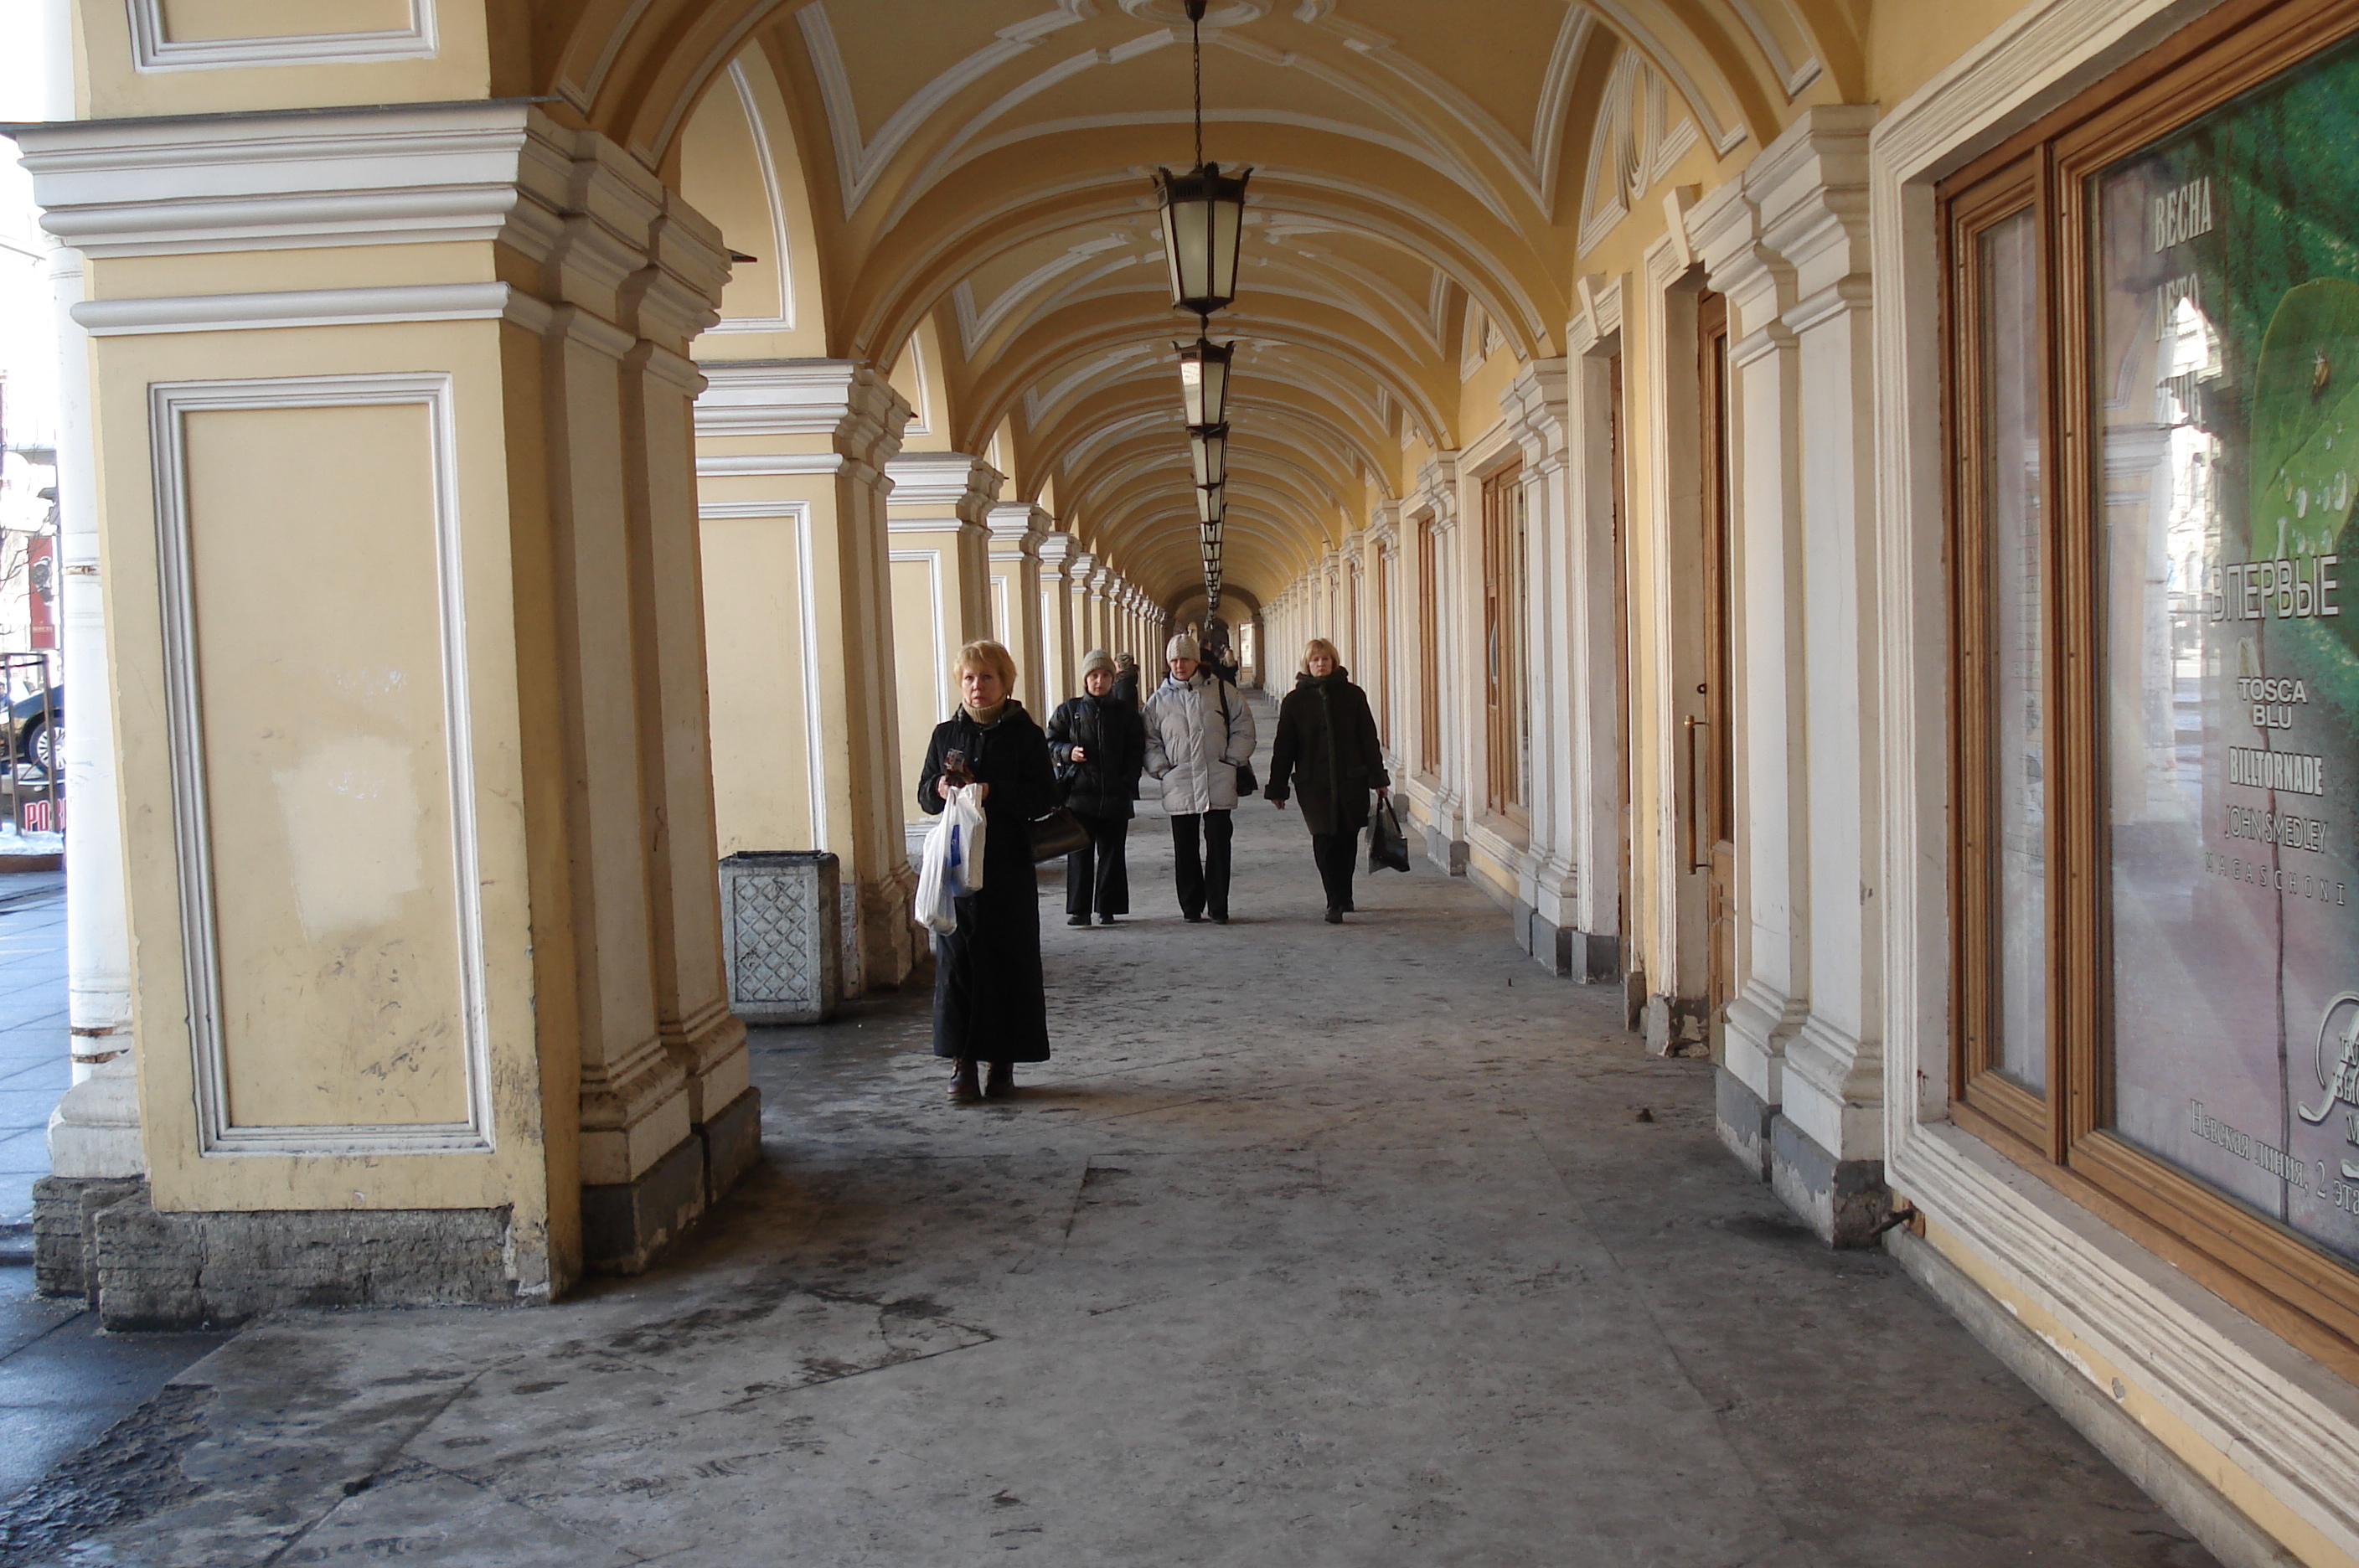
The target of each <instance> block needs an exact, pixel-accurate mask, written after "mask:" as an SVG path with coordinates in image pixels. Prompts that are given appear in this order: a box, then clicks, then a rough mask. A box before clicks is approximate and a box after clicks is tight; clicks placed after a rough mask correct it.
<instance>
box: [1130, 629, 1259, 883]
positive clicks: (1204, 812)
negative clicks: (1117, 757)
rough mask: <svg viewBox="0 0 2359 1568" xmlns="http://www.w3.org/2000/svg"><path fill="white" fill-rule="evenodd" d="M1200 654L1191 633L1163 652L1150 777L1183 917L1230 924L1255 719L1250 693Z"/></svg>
mask: <svg viewBox="0 0 2359 1568" xmlns="http://www.w3.org/2000/svg"><path fill="white" fill-rule="evenodd" d="M1200 653H1201V650H1200V649H1199V648H1198V647H1197V644H1196V639H1195V638H1194V637H1190V636H1189V635H1188V634H1187V633H1186V632H1181V633H1180V635H1179V636H1178V637H1173V638H1172V639H1171V641H1170V643H1169V646H1168V647H1166V648H1164V650H1163V658H1164V663H1165V666H1166V667H1167V668H1168V669H1169V670H1170V671H1171V673H1170V674H1169V675H1168V676H1166V677H1165V678H1164V681H1163V684H1162V685H1160V686H1158V687H1157V688H1156V689H1155V694H1154V695H1153V696H1151V697H1149V698H1147V772H1149V773H1151V774H1153V775H1155V777H1156V778H1158V779H1161V780H1163V809H1164V810H1165V811H1168V812H1169V813H1170V816H1171V861H1172V872H1173V876H1174V879H1175V880H1176V881H1177V882H1178V883H1179V891H1180V916H1181V917H1182V918H1183V919H1186V920H1202V919H1203V918H1204V917H1205V916H1206V915H1207V914H1210V915H1211V916H1212V920H1214V922H1215V923H1217V924H1220V925H1226V924H1228V923H1229V843H1230V840H1231V839H1232V838H1234V836H1235V833H1236V823H1235V822H1234V816H1235V813H1236V809H1237V769H1238V768H1243V767H1244V766H1245V764H1247V763H1249V762H1251V761H1252V760H1253V754H1254V716H1253V710H1252V709H1251V708H1250V707H1248V706H1246V705H1245V693H1244V692H1242V691H1238V690H1237V689H1236V688H1235V687H1234V686H1232V685H1230V684H1229V683H1228V682H1227V681H1223V680H1222V679H1221V678H1220V677H1219V676H1218V675H1215V674H1214V673H1213V672H1212V670H1209V669H1206V668H1204V667H1203V666H1202V665H1201V663H1200V662H1199V658H1200ZM1200 839H1201V851H1200V849H1199V840H1200Z"/></svg>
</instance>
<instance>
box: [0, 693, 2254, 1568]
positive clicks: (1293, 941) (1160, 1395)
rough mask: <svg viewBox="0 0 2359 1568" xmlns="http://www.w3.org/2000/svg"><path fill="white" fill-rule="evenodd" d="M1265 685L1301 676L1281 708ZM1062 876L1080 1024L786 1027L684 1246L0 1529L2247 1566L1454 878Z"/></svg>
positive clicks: (391, 1323)
mask: <svg viewBox="0 0 2359 1568" xmlns="http://www.w3.org/2000/svg"><path fill="white" fill-rule="evenodd" d="M1264 713H1265V718H1266V713H1267V710H1266V708H1265V710H1264ZM1240 820H1241V824H1242V825H1241V831H1240V833H1239V834H1238V842H1237V849H1238V860H1239V867H1240V874H1239V877H1238V885H1237V892H1236V895H1235V898H1234V909H1235V912H1236V915H1237V919H1236V920H1235V922H1234V924H1232V925H1230V926H1227V927H1225V928H1223V927H1218V926H1213V925H1210V924H1206V925H1185V924H1182V923H1181V922H1180V920H1179V918H1178V914H1177V911H1176V910H1175V909H1173V907H1172V901H1171V898H1170V895H1169V869H1168V867H1169V839H1168V834H1167V833H1166V831H1165V829H1164V827H1163V823H1162V822H1161V821H1160V820H1159V819H1154V818H1150V819H1149V820H1147V821H1144V822H1141V823H1140V824H1139V825H1138V828H1137V830H1136V836H1135V841H1134V842H1135V844H1136V853H1135V854H1134V857H1133V863H1134V866H1135V869H1136V873H1137V875H1136V877H1135V879H1134V886H1135V903H1136V909H1137V913H1136V915H1135V916H1134V918H1133V919H1132V920H1129V921H1126V922H1125V923H1124V924H1122V925H1120V926H1117V927H1114V928H1112V929H1099V928H1093V929H1090V930H1087V931H1072V930H1069V929H1068V928H1067V927H1066V926H1065V925H1064V923H1063V920H1062V910H1061V904H1060V901H1059V895H1060V888H1059V887H1056V886H1054V885H1053V883H1050V882H1044V886H1043V894H1044V903H1043V915H1044V925H1043V929H1044V931H1045V933H1046V935H1047V947H1048V957H1049V985H1050V990H1051V998H1050V1005H1051V1028H1052V1035H1053V1038H1054V1040H1055V1042H1056V1049H1057V1056H1056V1060H1055V1061H1053V1062H1049V1063H1047V1064H1045V1065H1043V1066H1040V1067H1037V1068H1033V1069H1030V1070H1028V1071H1027V1072H1026V1073H1025V1076H1024V1080H1023V1082H1024V1090H1023V1094H1022V1095H1021V1097H1020V1098H1019V1099H1017V1100H1016V1101H1015V1102H1014V1103H1012V1104H1007V1105H991V1106H987V1107H981V1108H964V1109H962V1108H954V1107H952V1106H951V1105H950V1104H948V1103H947V1101H946V1100H945V1099H944V1097H943V1094H942V1090H943V1087H944V1076H945V1075H944V1073H943V1072H942V1071H941V1064H940V1063H939V1062H936V1061H935V1059H934V1058H933V1057H932V1056H931V1055H929V1054H928V1047H927V1035H926V1028H927V1011H926V1000H925V998H924V997H923V996H901V997H888V998H885V999H881V1000H872V1001H869V1002H865V1003H863V1004H860V1005H858V1006H856V1007H853V1008H852V1009H851V1010H850V1011H849V1012H848V1013H847V1015H846V1016H845V1018H843V1020H842V1021H840V1022H838V1023H836V1024H832V1025H830V1026H828V1027H825V1028H821V1029H802V1030H770V1031H763V1032H761V1033H760V1034H758V1035H757V1036H756V1079H757V1082H758V1083H759V1084H760V1086H761V1088H762V1092H763V1095H764V1100H765V1106H766V1110H765V1135H766V1150H767V1154H768V1160H769V1163H768V1165H767V1168H766V1169H765V1170H764V1171H761V1172H759V1173H757V1175H756V1177H755V1178H753V1179H752V1180H751V1181H749V1182H748V1184H747V1185H746V1186H745V1188H744V1189H742V1190H741V1192H740V1193H739V1194H738V1195H737V1196H736V1197H735V1198H734V1199H733V1200H732V1201H731V1202H729V1203H727V1204H726V1205H725V1206H724V1207H723V1210H722V1211H721V1212H720V1213H718V1214H715V1215H714V1216H712V1219H711V1220H710V1221H709V1222H708V1223H707V1225H705V1227H704V1228H703V1229H702V1230H701V1232H700V1233H699V1234H698V1235H697V1236H695V1237H694V1238H693V1239H692V1241H691V1242H690V1245H688V1246H687V1247H684V1248H683V1249H681V1250H680V1251H679V1253H677V1254H676V1255H675V1256H674V1257H673V1258H670V1259H669V1260H668V1261H667V1263H666V1264H665V1266H664V1267H663V1268H661V1269H659V1270H658V1271H657V1272H655V1273H653V1274H650V1275H648V1276H647V1277H645V1278H642V1279H636V1280H630V1281H624V1282H612V1281H610V1282H606V1283H603V1284H601V1285H598V1286H596V1287H595V1288H593V1289H592V1290H587V1291H585V1292H583V1293H582V1295H581V1296H580V1297H579V1298H577V1299H575V1300H573V1301H568V1302H565V1303H562V1304H560V1305H557V1306H554V1307H548V1308H542V1309H538V1310H531V1311H514V1312H464V1311H440V1312H353V1313H330V1314H309V1313H289V1314H287V1315H284V1316H281V1317H278V1318H275V1319H272V1320H268V1321H266V1322H264V1323H260V1324H258V1325H256V1326H255V1327H252V1328H249V1329H248V1330H247V1331H246V1332H245V1333H244V1334H240V1335H239V1336H238V1337H237V1338H236V1339H234V1341H232V1342H231V1343H229V1344H227V1345H224V1346H223V1347H222V1348H221V1349H219V1350H217V1351H215V1352H214V1353H213V1354H212V1355H211V1356H209V1357H207V1358H206V1359H205V1360H203V1361H201V1362H200V1363H198V1364H197V1365H196V1366H195V1367H191V1368H190V1370H189V1371H188V1372H186V1373H185V1374H183V1375H182V1376H181V1377H179V1378H177V1379H176V1380H175V1381H174V1382H173V1383H172V1384H171V1386H170V1387H169V1388H166V1389H165V1390H164V1392H163V1394H162V1395H161V1396H159V1398H158V1399H157V1400H155V1401H152V1402H151V1403H150V1404H148V1405H147V1406H145V1407H143V1408H142V1410H140V1411H139V1412H138V1413H137V1414H136V1415H135V1416H134V1417H133V1418H131V1419H130V1420H128V1421H125V1423H124V1424H123V1425H122V1426H121V1427H119V1428H117V1429H116V1432H114V1434H112V1435H111V1436H110V1438H109V1439H108V1440H107V1441H106V1442H105V1443H101V1444H99V1445H97V1446H96V1447H94V1448H92V1449H91V1450H89V1451H86V1452H85V1453H84V1454H82V1455H81V1456H79V1457H78V1458H76V1459H75V1460H73V1461H71V1462H70V1463H69V1464H68V1465H66V1466H65V1467H63V1468H62V1469H61V1470H60V1471H59V1472H57V1473H56V1474H54V1475H51V1476H50V1477H49V1479H48V1480H46V1481H44V1482H43V1483H42V1484H41V1485H40V1486H37V1487H35V1488H33V1489H32V1490H31V1491H29V1492H27V1493H26V1494H24V1495H23V1496H20V1497H18V1498H17V1499H16V1502H15V1503H13V1504H11V1505H10V1506H9V1507H8V1508H7V1509H6V1510H5V1512H0V1563H35V1562H53V1563H75V1564H97V1563H108V1564H133V1563H136V1564H158V1565H163V1564H168V1565H170V1568H211V1565H215V1564H219V1565H223V1568H227V1565H232V1564H238V1565H244V1564H262V1563H269V1564H297V1563H378V1562H390V1561H396V1560H398V1561H401V1562H405V1563H464V1564H487V1565H488V1564H499V1565H503V1568H522V1565H538V1564H548V1565H551V1568H609V1565H618V1564H626V1563H666V1564H679V1565H681V1568H687V1565H690V1564H693V1565H697V1568H706V1565H711V1568H724V1565H726V1568H756V1565H764V1564H795V1565H798V1568H799V1565H804V1564H811V1565H819V1564H829V1565H836V1564H842V1565H847V1568H849V1565H859V1568H919V1565H924V1568H953V1565H962V1564H980V1563H1010V1562H1014V1563H1036V1564H1043V1565H1056V1568H1130V1565H1134V1564H1136V1565H1142V1568H1143V1565H1147V1564H1153V1565H1155V1568H1176V1565H1185V1564H1227V1565H1235V1568H1279V1565H1298V1564H1299V1565H1302V1568H1314V1565H1315V1568H1329V1565H1336V1568H1343V1565H1358V1564H1386V1565H1394V1564H1404V1565H1408V1568H1426V1565H1432V1564H1453V1565H1455V1564H1464V1565H1469V1568H1478V1565H1480V1568H1490V1565H1499V1568H1508V1565H1514V1568H1522V1565H1527V1564H1528V1565H1533V1568H1538V1565H1549V1568H1563V1565H1571V1568H1593V1565H1594V1568H1622V1565H1632V1568H1636V1565H1641V1564H1651V1565H1663V1568H1911V1565H1922V1568H1936V1565H1939V1568H1986V1565H1989V1564H1999V1563H2043V1564H2044V1563H2058V1564H2063V1563H2070V1564H2073V1565H2075V1568H2098V1565H2113V1564H2121V1565H2131V1564H2136V1565H2140V1568H2196V1565H2198V1564H2205V1563H2210V1561H2211V1560H2210V1559H2209V1558H2208V1557H2207V1556H2205V1555H2204V1553H2203V1552H2201V1549H2200V1548H2198V1547H2197V1546H2196V1545H2195V1544H2194V1543H2193V1542H2192V1541H2190V1540H2189V1538H2188V1537H2187V1536H2186V1534H2185V1532H2183V1531H2182V1530H2180V1529H2178V1527H2176V1526H2175V1525H2173V1524H2172V1523H2171V1522H2170V1521H2169V1519H2167V1518H2165V1517H2164V1516H2163V1515H2162V1514H2161V1513H2160V1512H2159V1511H2158V1509H2156V1508H2154V1507H2153V1506H2152V1505H2151V1504H2149V1503H2148V1502H2147V1500H2146V1499H2145V1497H2143V1496H2142V1495H2141V1494H2139V1493H2138V1492H2137V1491H2136V1489H2135V1488H2134V1487H2132V1486H2130V1484H2129V1483H2128V1482H2127V1481H2126V1480H2125V1479H2124V1478H2123V1477H2122V1476H2121V1475H2119V1474H2118V1473H2117V1472H2115V1471H2114V1469H2113V1468H2112V1467H2111V1466H2109V1465H2107V1464H2106V1463H2105V1462H2104V1460H2103V1459H2102V1458H2101V1457H2099V1456H2098V1455H2097V1454H2095V1453H2094V1452H2093V1450H2092V1449H2090V1448H2089V1447H2088V1445H2087V1444H2085V1443H2082V1441H2081V1440H2080V1439H2079V1438H2078V1437H2077V1436H2076V1435H2074V1434H2073V1433H2072V1432H2071V1431H2070V1430H2069V1429H2067V1428H2066V1427H2065V1426H2064V1425H2063V1423H2062V1422H2061V1421H2060V1420H2058V1418H2057V1417H2056V1416H2055V1415H2054V1414H2053V1413H2051V1412H2050V1411H2049V1409H2048V1408H2047V1407H2046V1406H2045V1405H2043V1404H2042V1403H2041V1402H2040V1401H2039V1400H2038V1399H2037V1398H2036V1397H2034V1396H2033V1395H2032V1394H2031V1393H2030V1392H2029V1390H2027V1388H2024V1387H2023V1386H2022V1385H2021V1384H2020V1383H2018V1382H2017V1380H2016V1379H2015V1378H2014V1377H2012V1376H2010V1375H2009V1374H2008V1373H2007V1372H2006V1371H2005V1370H2004V1369H2003V1368H2002V1367H2000V1366H1999V1365H1998V1364H1997V1363H1996V1362H1995V1360H1994V1359H1993V1358H1992V1357H1991V1356H1988V1355H1986V1354H1985V1353H1984V1352H1983V1351H1982V1350H1981V1348H1980V1347H1979V1346H1977V1345H1975V1344H1974V1343H1973V1341H1972V1340H1971V1339H1969V1338H1968V1337H1967V1335H1966V1334H1964V1332H1963V1331H1962V1330H1961V1329H1960V1328H1959V1327H1958V1326H1957V1325H1956V1324H1955V1323H1952V1322H1951V1319H1950V1318H1949V1317H1947V1316H1946V1315H1945V1314H1944V1313H1943V1312H1941V1311H1940V1309H1939V1308H1938V1307H1936V1306H1935V1305H1934V1304H1933V1303H1932V1302H1931V1301H1930V1300H1929V1299H1927V1298H1926V1297H1924V1296H1923V1295H1922V1294H1920V1293H1919V1290H1917V1289H1916V1287H1915V1286H1913V1285H1912V1284H1911V1283H1910V1282H1909V1281H1908V1279H1907V1278H1906V1277H1905V1276H1904V1275H1903V1274H1902V1273H1901V1272H1900V1271H1899V1269H1897V1266H1896V1265H1895V1264H1894V1263H1893V1262H1892V1261H1890V1260H1889V1259H1888V1258H1886V1257H1884V1256H1883V1255H1881V1254H1877V1253H1842V1254H1837V1253H1831V1252H1829V1251H1827V1250H1826V1249H1825V1248H1823V1247H1821V1246H1820V1245H1819V1243H1818V1242H1817V1241H1816V1240H1815V1239H1814V1238H1813V1237H1812V1236H1810V1233H1809V1232H1808V1231H1806V1230H1805V1229H1804V1228H1803V1227H1802V1226H1801V1225H1799V1224H1798V1223H1796V1222H1795V1221H1793V1220H1792V1219H1791V1218H1789V1217H1788V1215H1787V1214H1786V1213H1785V1212H1784V1211H1783V1210H1782V1209H1781V1208H1780V1207H1779V1206H1778V1204H1777V1202H1776V1201H1775V1200H1774V1199H1773V1198H1772V1197H1771V1196H1770V1194H1769V1193H1768V1192H1767V1191H1766V1190H1764V1189H1763V1188H1762V1187H1761V1186H1759V1185H1758V1184H1757V1183H1756V1182H1754V1181H1749V1180H1748V1179H1746V1177H1745V1174H1744V1173H1743V1172H1742V1171H1740V1170H1739V1169H1738V1168H1737V1166H1736V1165H1735V1164H1734V1162H1733V1161H1732V1160H1730V1159H1729V1158H1728V1157H1727V1156H1726V1155H1725V1154H1723V1152H1722V1150H1721V1149H1720V1147H1719V1145H1718V1144H1717V1142H1716V1141H1715V1140H1714V1138H1713V1137H1712V1127H1711V1116H1710V1099H1711V1089H1712V1083H1711V1074H1710V1067H1709V1064H1708V1063H1703V1062H1665V1061H1658V1060H1653V1059H1649V1058H1647V1056H1645V1055H1644V1054H1643V1053H1642V1052H1641V1051H1640V1050H1639V1048H1638V1045H1637V1043H1636V1041H1635V1040H1633V1039H1632V1038H1631V1037H1630V1036H1629V1035H1627V1034H1625V1032H1623V1031H1622V1030H1621V1029H1619V1028H1618V1027H1617V1020H1616V1019H1615V1018H1614V997H1613V996H1612V995H1611V994H1610V993H1609V992H1607V991H1605V990H1589V989H1585V988H1582V987H1580V986H1575V985H1569V984H1567V983H1565V982H1562V981H1560V980H1556V979H1554V978H1552V977H1550V976H1548V975H1544V974H1542V973H1541V972H1540V971H1539V970H1538V968H1536V967H1535V966H1534V965H1533V964H1531V963H1530V962H1529V961H1528V960H1527V959H1526V958H1524V957H1523V956H1522V955H1521V954H1520V953H1517V952H1516V951H1515V950H1514V949H1513V948H1512V947H1511V946H1509V944H1508V943H1507V942H1506V940H1505V922H1504V920H1502V919H1501V917H1500V915H1499V913H1498V911H1496V910H1495V909H1494V908H1493V907H1492V906H1491V905H1490V904H1488V903H1487V902H1486V901H1485V900H1484V898H1483V897H1482V896H1481V895H1480V893H1479V892H1477V891H1476V890H1474V889H1473V888H1472V887H1469V886H1468V885H1467V884H1466V883H1465V882H1464V881H1463V880H1452V879H1451V878H1448V877H1443V876H1441V875H1440V874H1438V873H1436V872H1434V871H1432V870H1430V869H1428V868H1425V867H1423V866H1420V867H1419V870H1418V871H1417V872H1416V873H1414V874H1412V875H1409V876H1406V877H1403V876H1398V875H1394V874H1389V873H1388V874H1386V875H1385V876H1383V877H1381V878H1380V879H1375V880H1369V881H1366V882H1364V885H1363V891H1362V893H1361V897H1360V906H1361V909H1362V911H1363V912H1362V913H1361V914H1360V915H1359V916H1358V917H1357V918H1356V919H1354V920H1352V921H1351V922H1350V923H1348V924H1346V925H1345V926H1343V927H1341V928H1334V927H1329V926H1327V925H1324V924H1322V923H1321V920H1320V919H1319V912H1320V909H1321V903H1322V899H1321V897H1320V894H1319V887H1318V881H1317V877H1316V875H1315V873H1314V871H1313V869H1312V866H1311V863H1310V851H1309V843H1308V839H1307V836H1306V835H1305V834H1304V833H1303V831H1302V828H1301V825H1300V822H1299V818H1298V817H1297V816H1295V815H1294V814H1292V813H1291V812H1289V813H1287V814H1284V815H1280V814H1278V813H1277V812H1276V811H1273V810H1272V809H1271V808H1270V807H1268V806H1267V805H1266V803H1264V802H1262V801H1259V800H1255V801H1250V802H1248V803H1247V804H1246V806H1245V810H1244V811H1242V812H1241V813H1240Z"/></svg>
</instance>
